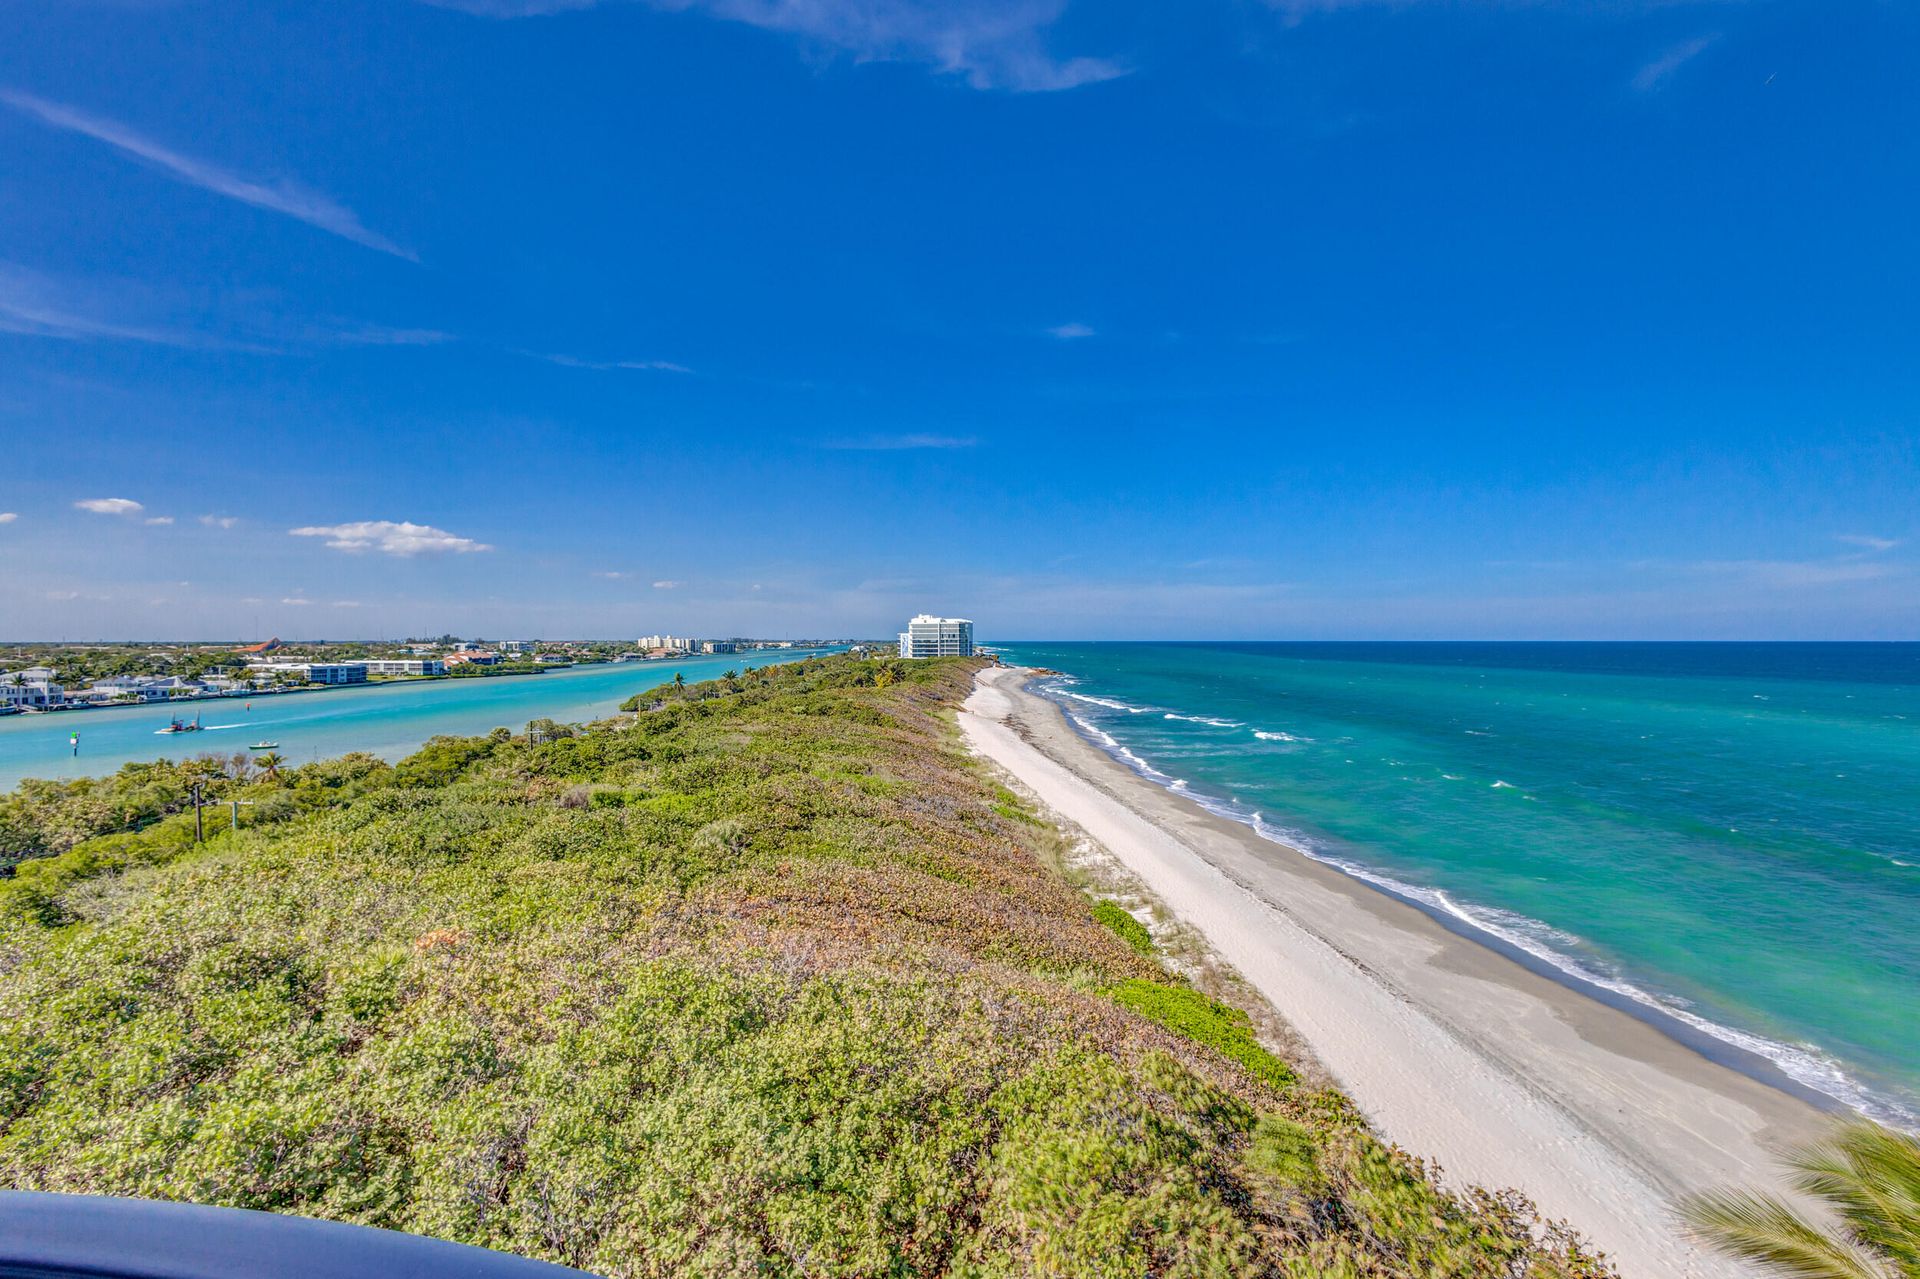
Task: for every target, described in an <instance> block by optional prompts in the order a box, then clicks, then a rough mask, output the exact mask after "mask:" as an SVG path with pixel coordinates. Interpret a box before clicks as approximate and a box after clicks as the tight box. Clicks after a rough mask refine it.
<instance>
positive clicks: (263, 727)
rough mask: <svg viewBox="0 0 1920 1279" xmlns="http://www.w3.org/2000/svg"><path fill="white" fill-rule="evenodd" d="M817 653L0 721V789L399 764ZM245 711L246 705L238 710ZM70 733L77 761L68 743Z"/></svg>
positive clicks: (614, 666) (602, 667) (596, 715)
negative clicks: (171, 768)
mask: <svg viewBox="0 0 1920 1279" xmlns="http://www.w3.org/2000/svg"><path fill="white" fill-rule="evenodd" d="M820 651H824V650H818V649H807V650H800V649H763V650H758V651H755V652H750V653H728V654H725V655H721V656H715V657H692V658H686V659H684V660H682V661H678V662H611V663H604V664H597V665H591V666H574V667H567V668H565V669H562V670H557V671H547V672H545V673H543V674H540V675H501V676H494V677H461V678H453V679H442V680H427V681H410V682H397V683H390V684H369V685H366V686H365V687H360V688H342V689H328V690H326V691H325V692H315V693H295V694H288V695H280V694H276V695H273V696H266V697H255V698H253V699H251V702H250V703H249V701H248V699H245V698H228V697H223V698H219V699H217V700H208V701H194V702H186V703H181V704H175V705H172V706H165V705H160V706H138V707H113V708H109V709H101V710H84V711H60V712H57V713H54V714H48V715H9V716H6V717H5V718H0V790H4V789H10V788H12V787H13V786H14V785H16V784H17V783H18V782H19V781H20V779H21V778H23V777H91V776H97V775H99V774H102V773H111V772H112V771H113V770H114V769H116V768H118V767H120V765H122V764H125V763H127V762H129V761H131V760H149V759H161V758H174V759H178V758H181V757H183V756H188V755H201V754H206V753H208V752H214V753H217V754H222V755H230V754H232V753H233V752H235V751H244V750H246V749H247V747H248V746H250V745H251V744H252V743H254V742H266V741H273V742H278V743H280V745H279V752H280V754H282V755H284V756H286V758H287V760H288V761H289V762H290V763H294V764H305V763H308V762H310V761H312V760H316V759H329V758H332V757H333V756H336V755H344V754H346V753H347V752H348V751H368V752H370V753H372V754H375V755H378V756H380V757H382V758H383V759H399V758H400V757H401V756H403V755H407V754H409V753H411V752H412V751H414V750H417V749H418V748H419V746H420V744H421V743H422V742H424V741H426V740H427V739H428V738H429V737H436V736H440V735H442V734H474V733H485V732H488V731H489V730H491V729H494V728H499V727H505V728H511V729H513V730H514V731H515V732H519V731H520V730H521V729H523V728H524V727H526V724H527V721H528V720H534V719H542V718H545V719H554V720H559V721H560V722H562V723H580V722H584V721H588V720H596V719H605V718H607V717H608V716H610V715H612V714H613V713H614V712H615V711H617V710H619V709H620V703H621V702H624V701H625V700H626V699H627V698H629V697H631V696H633V695H634V694H635V693H638V692H640V691H642V690H643V689H649V688H653V687H654V686H656V685H659V684H665V683H670V682H671V681H672V679H673V677H674V675H675V673H676V672H677V673H679V674H683V675H685V676H686V677H687V680H688V681H689V682H692V681H696V680H703V679H712V678H714V677H715V676H717V675H719V674H720V673H721V672H722V671H725V670H728V669H729V668H732V669H744V668H747V667H753V666H765V665H768V664H769V663H773V662H784V661H791V660H793V659H794V658H797V657H805V656H808V655H810V654H812V653H815V652H820ZM249 705H251V709H248V708H249ZM176 714H184V715H186V716H188V717H191V716H193V715H195V714H198V715H199V716H200V722H201V724H202V725H203V726H204V728H205V731H203V732H198V733H190V734H188V735H186V736H184V737H178V736H168V735H162V734H161V733H160V730H161V729H163V728H165V727H166V726H167V722H168V721H169V720H170V719H172V718H173V717H174V715H176ZM73 733H78V734H79V735H80V750H79V754H78V755H75V754H74V753H73V750H72V747H71V746H70V745H69V744H68V742H69V737H70V735H71V734H73Z"/></svg>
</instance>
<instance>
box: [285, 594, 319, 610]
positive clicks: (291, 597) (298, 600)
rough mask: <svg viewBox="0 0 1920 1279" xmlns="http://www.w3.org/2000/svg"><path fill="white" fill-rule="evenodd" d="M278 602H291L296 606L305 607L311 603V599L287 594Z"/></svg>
mask: <svg viewBox="0 0 1920 1279" xmlns="http://www.w3.org/2000/svg"><path fill="white" fill-rule="evenodd" d="M280 602H281V603H282V604H292V605H294V606H295V607H296V608H305V607H306V606H307V605H309V604H311V603H313V601H312V600H306V599H301V598H300V597H299V596H298V595H289V596H287V597H286V598H285V599H283V600H281V601H280Z"/></svg>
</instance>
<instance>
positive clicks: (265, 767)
mask: <svg viewBox="0 0 1920 1279" xmlns="http://www.w3.org/2000/svg"><path fill="white" fill-rule="evenodd" d="M286 762H287V761H286V759H285V758H284V757H283V756H282V755H280V753H279V752H277V751H268V752H267V753H266V754H264V755H256V756H254V759H253V763H254V766H255V767H256V768H258V769H259V770H260V771H261V772H262V773H265V774H266V775H267V777H269V778H276V777H278V776H280V765H282V764H284V763H286Z"/></svg>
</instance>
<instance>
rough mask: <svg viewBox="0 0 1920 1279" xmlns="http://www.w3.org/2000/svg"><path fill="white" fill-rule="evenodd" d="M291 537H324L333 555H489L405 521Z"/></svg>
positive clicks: (476, 545) (329, 527)
mask: <svg viewBox="0 0 1920 1279" xmlns="http://www.w3.org/2000/svg"><path fill="white" fill-rule="evenodd" d="M287 532H288V533H290V534H291V535H293V536H294V537H323V538H325V539H326V540H327V545H328V546H330V547H332V548H333V549H334V550H336V551H353V552H356V553H357V552H360V551H380V552H382V553H383V554H387V555H403V556H404V555H421V554H440V553H444V552H453V553H454V554H458V555H466V554H469V553H471V552H473V551H490V550H492V549H493V548H492V547H491V546H488V545H487V544H486V543H485V542H476V541H474V540H473V539H472V538H470V537H457V536H455V535H454V534H452V533H449V532H447V531H446V530H445V529H440V528H435V527H433V526H432V525H431V524H412V523H408V522H406V521H404V520H358V521H355V522H353V523H349V524H313V525H308V526H307V527H305V528H295V529H288V530H287Z"/></svg>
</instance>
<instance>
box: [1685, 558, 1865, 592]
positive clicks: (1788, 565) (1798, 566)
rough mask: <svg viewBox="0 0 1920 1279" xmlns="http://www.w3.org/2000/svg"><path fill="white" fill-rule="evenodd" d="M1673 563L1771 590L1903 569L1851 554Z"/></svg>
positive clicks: (1857, 579) (1855, 579)
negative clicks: (1807, 557)
mask: <svg viewBox="0 0 1920 1279" xmlns="http://www.w3.org/2000/svg"><path fill="white" fill-rule="evenodd" d="M1660 567H1665V566H1660ZM1672 567H1674V568H1677V569H1679V570H1680V571H1681V572H1683V573H1697V574H1708V575H1712V576H1724V577H1730V578H1733V579H1734V580H1737V581H1741V582H1744V583H1746V584H1748V585H1750V586H1754V587H1762V588H1767V589H1771V590H1795V589H1802V588H1806V587H1818V586H1836V585H1842V584H1845V583H1849V582H1871V581H1875V580H1878V579H1880V578H1885V577H1894V576H1897V575H1899V574H1901V573H1902V572H1903V570H1902V569H1901V567H1900V566H1899V565H1897V564H1890V563H1887V562H1886V561H1884V560H1879V561H1867V560H1862V559H1860V558H1859V557H1857V556H1851V555H1848V556H1841V557H1839V558H1834V559H1821V560H1698V561H1694V562H1692V563H1687V564H1679V565H1673V566H1672Z"/></svg>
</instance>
